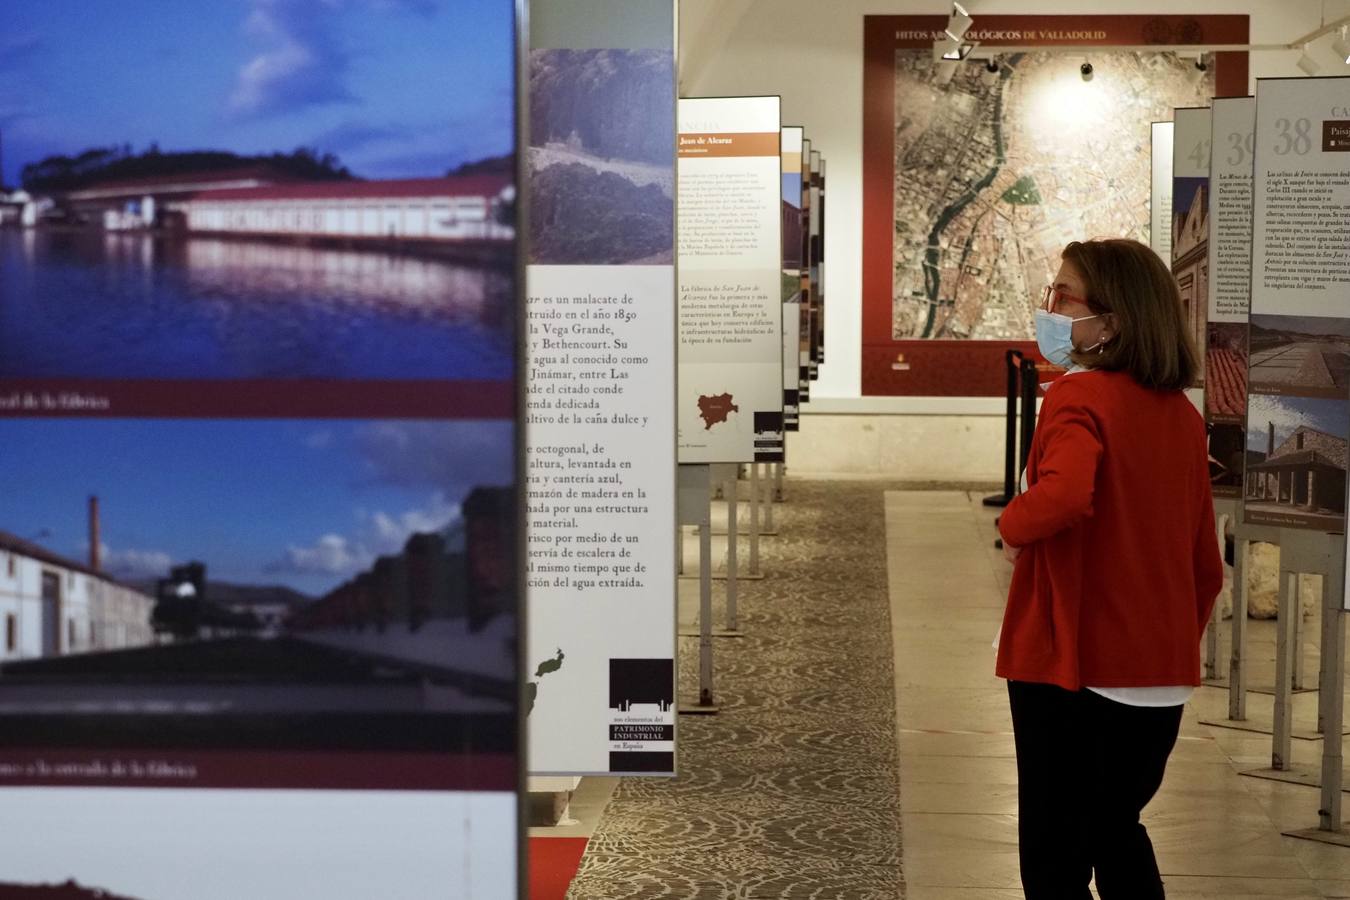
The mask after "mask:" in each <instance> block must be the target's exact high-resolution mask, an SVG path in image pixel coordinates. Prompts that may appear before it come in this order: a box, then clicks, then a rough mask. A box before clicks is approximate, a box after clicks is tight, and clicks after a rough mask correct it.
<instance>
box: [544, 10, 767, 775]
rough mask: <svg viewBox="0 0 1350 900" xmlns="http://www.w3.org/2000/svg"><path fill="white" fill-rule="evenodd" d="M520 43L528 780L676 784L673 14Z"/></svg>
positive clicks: (584, 22)
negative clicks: (659, 778) (652, 778)
mask: <svg viewBox="0 0 1350 900" xmlns="http://www.w3.org/2000/svg"><path fill="white" fill-rule="evenodd" d="M530 31H531V35H530V59H529V103H530V131H529V151H528V152H529V172H530V175H529V178H530V183H529V187H530V199H531V211H530V215H531V238H532V240H531V243H530V265H529V271H528V289H529V297H528V300H527V304H526V306H527V322H528V335H527V341H528V346H527V351H526V352H527V355H528V358H529V377H528V379H527V396H528V400H527V407H528V415H527V422H528V424H529V430H528V442H529V449H528V456H529V462H528V492H527V501H528V509H529V530H528V542H527V543H528V563H527V573H528V585H529V590H528V597H529V641H528V652H527V659H526V664H527V666H526V678H527V684H526V695H525V696H526V708H527V713H528V727H529V735H530V742H529V743H530V759H529V767H530V771H531V773H532V774H536V775H587V774H672V773H673V772H674V770H675V714H676V707H675V583H676V582H675V579H676V573H675V545H674V541H673V540H672V536H673V535H674V533H675V527H676V524H675V523H676V518H675V465H676V461H675V336H676V334H675V315H676V303H675V265H674V264H675V202H674V200H675V54H674V40H675V19H674V6H673V4H672V2H671V0H576V2H572V3H568V4H557V5H554V6H547V5H545V6H541V7H536V8H535V10H534V11H533V12H532V15H531V24H530ZM777 128H778V126H777V124H776V123H775V125H774V144H775V146H774V150H773V153H774V155H775V156H776V154H777ZM775 309H777V306H775ZM776 374H777V369H776V368H775V375H776Z"/></svg>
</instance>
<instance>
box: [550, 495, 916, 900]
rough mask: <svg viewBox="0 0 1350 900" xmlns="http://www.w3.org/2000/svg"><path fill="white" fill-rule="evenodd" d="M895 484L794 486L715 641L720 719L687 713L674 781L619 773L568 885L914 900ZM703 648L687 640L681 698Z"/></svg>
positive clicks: (690, 899) (583, 895)
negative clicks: (752, 577)
mask: <svg viewBox="0 0 1350 900" xmlns="http://www.w3.org/2000/svg"><path fill="white" fill-rule="evenodd" d="M887 487H888V486H887V485H884V484H880V483H876V482H871V483H867V482H837V481H835V482H809V481H795V480H794V481H790V482H788V485H787V490H788V492H789V502H788V503H786V504H783V505H782V506H779V507H778V510H777V511H778V512H779V513H780V514H781V522H782V527H781V534H780V536H778V537H772V538H765V539H764V540H763V542H762V544H761V553H762V554H763V555H762V559H763V568H764V571H765V572H766V576H767V577H766V578H765V580H763V581H761V582H742V583H741V594H740V597H741V601H740V602H741V606H740V611H741V623H742V626H741V627H742V628H743V629H744V630H745V631H746V633H747V636H746V637H744V638H741V639H738V640H736V639H725V638H724V639H719V641H718V644H717V657H716V669H717V681H716V690H717V700H718V702H719V703H720V704H721V705H722V712H721V714H719V715H716V716H682V717H681V719H680V728H681V731H680V770H681V775H680V777H679V778H677V779H675V780H674V781H669V780H663V779H647V780H643V779H625V780H624V781H623V782H622V783H621V784H620V785H619V788H618V790H617V791H616V793H615V795H614V798H613V800H612V802H611V803H610V805H609V807H608V808H607V809H606V811H605V814H604V817H603V818H602V820H601V822H600V825H599V828H598V829H597V830H596V832H595V835H594V837H593V838H592V839H591V844H590V847H589V849H588V850H587V853H586V857H585V859H584V861H583V863H582V867H581V871H580V873H579V874H578V876H577V878H576V880H575V881H574V882H573V884H572V889H571V891H570V892H569V893H568V897H569V898H573V900H610V898H648V897H671V898H680V900H723V898H727V900H730V898H734V900H760V898H793V900H796V898H818V900H827V898H829V900H833V898H848V900H871V898H878V900H880V898H885V900H896V898H899V897H901V896H903V881H904V879H903V874H902V872H901V868H900V806H899V793H898V785H899V773H898V771H897V757H896V743H895V690H894V679H893V674H892V663H891V660H892V650H891V623H890V609H889V603H888V600H887V592H886V547H885V519H884V510H883V492H884V490H885V489H886V488H887ZM718 593H719V589H714V595H717V594H718ZM715 621H716V622H718V623H720V622H722V621H723V619H722V616H721V614H720V612H719V613H718V615H717V617H716V619H715ZM697 651H698V647H697V640H696V639H693V638H681V646H680V654H681V660H680V679H681V697H682V698H686V699H692V698H695V697H696V696H697V690H696V680H697V669H696V667H697Z"/></svg>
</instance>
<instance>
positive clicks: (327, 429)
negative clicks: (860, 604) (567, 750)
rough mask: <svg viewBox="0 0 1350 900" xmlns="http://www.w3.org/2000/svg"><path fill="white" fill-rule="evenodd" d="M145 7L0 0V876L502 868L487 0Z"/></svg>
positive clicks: (503, 484)
mask: <svg viewBox="0 0 1350 900" xmlns="http://www.w3.org/2000/svg"><path fill="white" fill-rule="evenodd" d="M136 9H137V14H136V15H128V14H127V12H126V10H125V9H122V8H120V7H109V6H104V5H99V4H92V5H91V4H88V3H85V2H82V0H49V2H44V3H41V4H26V5H11V6H8V7H7V8H6V10H5V30H6V31H9V32H13V33H16V34H23V35H31V36H39V35H41V36H43V37H42V38H41V41H40V43H41V52H34V53H20V54H18V55H10V56H8V57H7V59H6V62H5V66H4V68H5V74H4V76H3V77H4V81H5V84H6V90H9V91H13V92H14V96H22V97H23V101H22V102H23V106H24V112H25V115H24V116H23V117H22V118H23V122H24V123H25V124H23V125H21V126H20V127H17V128H11V127H10V125H9V124H8V123H7V124H6V126H5V135H4V137H5V147H4V150H5V157H4V163H5V165H6V167H7V168H6V169H4V170H3V171H0V181H2V182H4V183H5V184H7V185H9V186H18V185H20V184H21V185H22V186H23V188H24V192H23V194H22V195H21V196H20V197H18V198H15V199H13V200H10V201H8V202H6V203H4V204H0V221H3V223H4V224H5V225H6V226H8V225H10V224H13V225H14V226H15V227H0V285H2V287H0V321H3V323H4V325H3V327H2V328H0V833H3V834H4V836H5V837H4V849H3V851H0V896H3V897H38V896H42V897H55V896H62V897H71V898H77V897H103V898H112V897H117V898H126V900H132V898H136V900H152V898H175V897H191V898H193V900H239V898H245V897H247V898H257V900H263V898H269V900H270V898H296V897H323V898H326V900H369V898H372V897H436V898H463V900H470V898H472V900H478V898H501V900H505V898H514V897H516V896H517V895H518V884H519V880H518V877H517V875H518V866H519V860H520V855H519V850H520V847H519V836H520V834H521V828H520V821H519V816H518V793H517V792H518V789H519V786H520V784H519V782H520V777H519V776H520V771H521V766H520V762H521V760H520V758H519V753H518V750H519V747H520V743H519V741H518V732H519V723H520V716H519V709H518V699H517V698H518V697H519V694H520V688H521V680H520V677H519V671H520V668H519V657H518V650H517V648H518V646H519V644H520V637H521V635H520V633H519V625H520V601H521V591H520V584H519V577H518V573H519V572H520V571H521V567H522V561H521V560H520V558H519V557H520V551H519V550H518V547H519V541H518V540H517V538H518V536H519V523H520V521H521V518H522V516H521V513H522V509H521V503H519V502H518V496H519V495H518V492H517V489H516V483H515V482H516V472H517V468H518V467H517V462H518V460H519V458H520V457H519V454H518V452H517V451H518V445H519V438H520V429H519V427H518V422H517V419H516V411H517V408H518V401H517V397H518V391H517V387H518V385H519V373H518V360H517V353H516V348H517V347H518V346H519V334H518V328H519V325H518V323H519V322H520V319H521V312H522V310H521V308H520V303H519V297H520V288H521V285H520V284H519V283H518V279H517V271H518V269H517V263H518V260H517V253H516V247H517V241H516V208H517V202H516V200H517V184H518V178H517V171H516V163H515V160H516V159H517V158H518V153H517V147H516V140H515V134H516V125H517V122H516V108H517V101H516V98H517V96H518V93H517V91H518V84H517V82H518V77H517V75H518V70H517V56H518V54H517V49H516V48H517V46H518V44H519V36H518V34H517V29H516V22H515V3H513V2H510V0H501V2H497V0H486V2H479V3H477V4H476V5H475V13H474V15H473V16H471V17H467V18H466V17H465V16H463V15H461V14H460V11H458V10H457V9H456V8H454V7H452V6H448V5H444V4H441V5H435V4H421V5H418V6H417V8H416V9H415V10H414V9H413V5H411V4H394V3H389V4H324V5H322V8H319V7H315V8H313V9H310V8H305V9H303V10H302V9H301V8H300V7H299V6H298V5H296V4H288V3H248V4H237V3H223V4H209V3H208V4H192V5H191V13H190V14H184V12H185V10H184V7H183V5H182V4H176V3H170V2H148V3H140V4H138V5H137V7H136ZM76 22H77V23H79V27H78V31H79V39H78V41H67V40H60V39H49V37H50V36H54V35H57V34H61V33H67V34H71V33H72V32H70V25H71V23H76ZM151 30H153V32H154V35H155V36H154V38H153V41H154V42H158V43H157V44H156V46H161V45H162V46H163V47H165V48H172V51H171V52H169V51H165V52H159V51H157V50H152V51H150V52H143V53H135V52H131V53H130V54H129V48H136V47H145V46H147V40H148V35H149V34H150V31H151ZM34 40H37V38H36V37H35V38H34ZM452 45H453V46H454V47H456V52H454V53H446V52H445V48H446V47H447V46H452ZM115 61H120V62H115ZM358 62H359V64H358ZM58 75H59V77H55V76H58ZM466 83H472V84H473V85H474V87H475V90H474V91H473V92H464V91H462V90H460V86H462V85H464V84H466ZM16 121H17V120H16ZM450 123H455V124H454V126H453V128H452V127H451V125H450ZM302 140H303V141H305V142H306V146H307V147H310V148H312V149H300V150H296V151H294V152H289V151H284V152H279V148H290V147H294V146H296V144H297V143H298V142H300V141H302ZM310 141H312V142H313V143H308V142H310ZM12 196H13V195H11V197H12ZM11 212H14V213H16V215H15V217H14V218H13V219H10V218H9V217H8V214H9V213H11ZM667 543H669V542H668V541H667Z"/></svg>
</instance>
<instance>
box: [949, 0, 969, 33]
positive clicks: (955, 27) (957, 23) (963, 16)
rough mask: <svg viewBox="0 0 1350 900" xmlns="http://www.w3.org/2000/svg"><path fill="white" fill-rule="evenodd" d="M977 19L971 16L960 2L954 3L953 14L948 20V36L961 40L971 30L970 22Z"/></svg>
mask: <svg viewBox="0 0 1350 900" xmlns="http://www.w3.org/2000/svg"><path fill="white" fill-rule="evenodd" d="M973 21H975V20H974V19H972V18H971V17H970V13H968V12H966V11H965V9H964V8H963V7H962V6H961V4H960V3H953V4H952V15H951V18H949V19H948V20H947V36H948V37H949V38H951V39H952V40H954V41H959V40H961V39H962V38H963V37H965V36H966V32H967V31H969V30H970V23H971V22H973Z"/></svg>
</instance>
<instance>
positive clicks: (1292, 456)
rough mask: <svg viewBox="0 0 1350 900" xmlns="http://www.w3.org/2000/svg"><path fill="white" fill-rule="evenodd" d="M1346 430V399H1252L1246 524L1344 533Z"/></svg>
mask: <svg viewBox="0 0 1350 900" xmlns="http://www.w3.org/2000/svg"><path fill="white" fill-rule="evenodd" d="M1254 330H1255V326H1253V331H1254ZM1347 431H1350V399H1347V398H1344V397H1342V398H1337V399H1328V398H1314V397H1295V396H1289V395H1263V394H1252V395H1251V397H1250V398H1248V406H1247V461H1246V462H1247V466H1246V484H1245V486H1244V496H1245V498H1246V504H1245V508H1246V513H1245V514H1246V521H1248V522H1250V523H1252V524H1256V525H1281V526H1286V527H1290V528H1311V529H1317V530H1321V531H1336V530H1338V529H1340V528H1342V527H1343V523H1344V520H1345V473H1346V457H1347Z"/></svg>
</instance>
